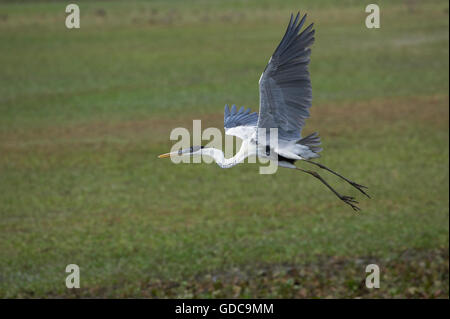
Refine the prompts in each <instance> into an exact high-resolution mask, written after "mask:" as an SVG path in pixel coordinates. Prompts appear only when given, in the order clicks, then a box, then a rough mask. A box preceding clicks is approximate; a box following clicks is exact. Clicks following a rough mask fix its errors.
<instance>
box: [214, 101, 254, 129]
mask: <svg viewBox="0 0 450 319" xmlns="http://www.w3.org/2000/svg"><path fill="white" fill-rule="evenodd" d="M257 123H258V113H256V112H254V113H250V108H248V109H245V108H244V107H243V106H242V107H241V108H240V109H239V111H238V110H237V108H236V105H234V104H233V106H232V107H231V110H230V109H229V107H228V104H227V105H225V112H224V119H223V126H224V127H225V128H226V129H227V128H232V127H237V126H256V124H257Z"/></svg>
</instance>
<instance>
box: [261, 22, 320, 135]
mask: <svg viewBox="0 0 450 319" xmlns="http://www.w3.org/2000/svg"><path fill="white" fill-rule="evenodd" d="M299 17H300V13H299V14H297V16H296V18H295V20H294V21H293V16H292V15H291V20H290V22H289V25H288V27H287V30H286V33H285V35H284V37H283V39H282V40H281V42H280V44H279V45H278V47H277V48H276V50H275V52H274V53H273V55H272V57H271V58H270V60H269V63H268V64H267V66H266V69H265V70H264V72H263V74H262V75H261V78H260V80H259V94H260V110H259V121H258V127H261V128H266V129H269V128H278V138H279V139H284V140H298V139H300V136H301V135H300V134H301V129H302V127H303V125H304V124H305V119H306V118H308V117H309V108H310V107H311V101H312V88H311V79H310V76H309V71H308V65H309V61H310V54H311V50H310V49H309V46H310V45H311V44H312V43H313V42H314V30H313V29H312V27H313V24H311V25H309V26H308V27H307V28H305V29H304V30H303V31H302V32H301V33H300V34H299V31H300V29H301V28H302V26H303V24H304V23H305V19H306V15H304V16H303V18H302V19H301V20H300V22H299Z"/></svg>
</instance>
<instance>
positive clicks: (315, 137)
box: [297, 132, 323, 158]
mask: <svg viewBox="0 0 450 319" xmlns="http://www.w3.org/2000/svg"><path fill="white" fill-rule="evenodd" d="M297 144H301V145H304V146H307V147H308V149H309V151H310V152H308V153H310V154H308V155H307V157H308V158H314V157H320V155H319V154H317V153H319V152H321V151H322V150H323V148H321V147H319V145H320V144H321V142H320V137H319V133H317V132H314V133H312V134H310V135H308V136H305V137H304V138H302V139H301V140H299V141H298V142H297ZM311 153H312V154H311ZM305 155H306V154H305Z"/></svg>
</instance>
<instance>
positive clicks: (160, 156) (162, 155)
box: [158, 153, 170, 158]
mask: <svg viewBox="0 0 450 319" xmlns="http://www.w3.org/2000/svg"><path fill="white" fill-rule="evenodd" d="M166 157H170V153H165V154H161V155H159V156H158V158H166Z"/></svg>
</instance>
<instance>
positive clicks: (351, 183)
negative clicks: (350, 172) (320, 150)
mask: <svg viewBox="0 0 450 319" xmlns="http://www.w3.org/2000/svg"><path fill="white" fill-rule="evenodd" d="M304 161H305V162H308V163H311V164H314V165H316V166H319V167H320V168H321V169H324V170H327V171H329V172H330V173H332V174H334V175H336V176H339V177H340V178H342V179H343V180H344V181H346V182H347V183H349V184H350V185H352V186H353V187H355V188H356V189H357V190H359V191H360V192H361V193H363V194H364V195H366V196H367V197H369V198H370V196H369V194H367V193H366V192H365V191H364V190H363V188H365V189H367V186H364V185H360V184H357V183H355V182H353V181H351V180H349V179H347V178H345V177H344V176H342V175H341V174H338V173H336V172H335V171H333V170H331V169H329V168H328V167H326V166H325V165H322V164H320V163H316V162H313V161H310V160H306V159H305V160H304Z"/></svg>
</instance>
